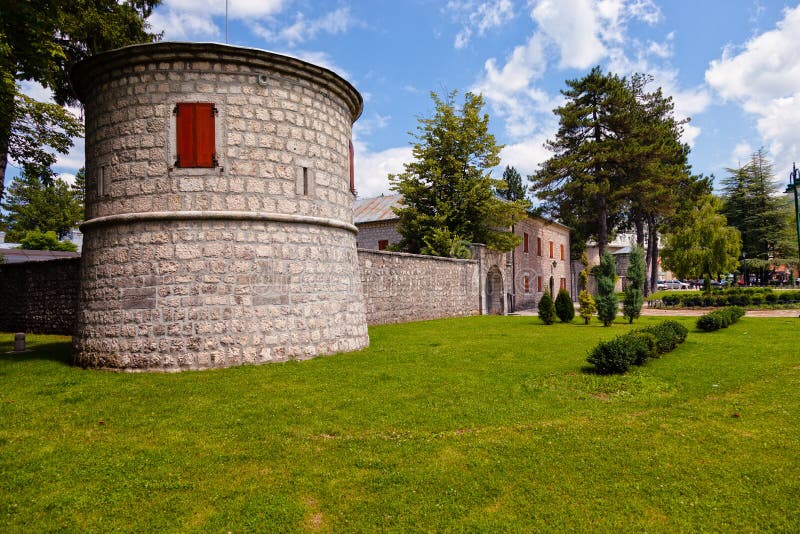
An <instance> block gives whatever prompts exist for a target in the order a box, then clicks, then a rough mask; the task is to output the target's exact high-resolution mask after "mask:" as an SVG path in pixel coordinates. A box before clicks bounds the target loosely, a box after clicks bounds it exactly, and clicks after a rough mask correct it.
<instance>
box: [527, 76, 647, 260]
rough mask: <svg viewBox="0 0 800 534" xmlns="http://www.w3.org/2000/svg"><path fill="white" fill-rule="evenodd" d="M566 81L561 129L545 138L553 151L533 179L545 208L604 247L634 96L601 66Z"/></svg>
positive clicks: (615, 210)
mask: <svg viewBox="0 0 800 534" xmlns="http://www.w3.org/2000/svg"><path fill="white" fill-rule="evenodd" d="M566 84H567V87H568V88H567V89H565V90H562V91H561V94H562V95H564V97H565V101H566V102H565V104H564V105H563V106H561V107H558V108H556V109H555V110H554V113H555V114H556V115H557V116H558V120H559V128H558V132H557V133H556V136H555V139H553V140H549V141H548V142H547V143H546V146H547V148H548V149H549V150H550V151H551V152H553V156H552V157H551V158H550V159H548V160H547V161H545V162H544V163H542V164H541V166H540V168H539V171H538V172H537V173H536V174H534V175H531V176H529V177H528V178H529V179H530V180H531V181H532V182H533V185H532V189H533V190H534V191H535V192H536V196H537V197H538V198H540V199H541V200H542V201H543V206H542V207H543V209H544V210H545V211H547V212H548V213H549V214H550V215H551V216H553V217H554V218H557V219H558V220H560V221H562V222H564V223H565V224H568V225H569V226H571V227H573V228H574V229H575V231H576V233H577V234H578V235H579V236H580V239H586V238H589V237H594V238H595V239H596V241H597V242H598V243H601V247H605V244H606V243H607V242H608V235H609V229H611V228H614V227H615V225H616V223H617V222H618V220H619V214H620V205H621V204H620V200H619V199H617V197H616V196H615V195H614V191H615V190H616V188H617V184H619V183H620V182H621V181H622V180H623V179H624V169H623V168H622V167H621V166H620V165H619V164H618V162H620V161H623V160H624V154H625V152H626V139H627V138H628V134H629V133H630V131H631V123H630V121H629V110H630V109H631V108H632V106H633V105H634V99H633V95H632V94H631V93H630V91H629V90H628V88H627V87H626V82H625V79H624V78H620V77H618V76H617V75H615V74H611V73H608V74H606V73H603V72H602V70H601V69H600V67H595V68H593V69H592V71H591V72H590V73H589V74H587V75H586V76H584V77H583V78H581V79H575V80H567V81H566Z"/></svg>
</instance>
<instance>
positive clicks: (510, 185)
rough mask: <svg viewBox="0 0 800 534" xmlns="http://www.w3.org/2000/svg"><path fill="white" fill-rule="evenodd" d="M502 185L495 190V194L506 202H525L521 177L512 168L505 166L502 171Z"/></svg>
mask: <svg viewBox="0 0 800 534" xmlns="http://www.w3.org/2000/svg"><path fill="white" fill-rule="evenodd" d="M503 182H504V183H503V184H501V185H500V187H499V188H498V189H497V194H498V195H499V196H501V197H502V198H504V199H506V200H525V197H526V194H525V193H526V191H525V186H524V185H522V175H521V174H520V173H519V171H517V169H515V168H514V167H509V166H508V165H506V168H505V170H504V171H503Z"/></svg>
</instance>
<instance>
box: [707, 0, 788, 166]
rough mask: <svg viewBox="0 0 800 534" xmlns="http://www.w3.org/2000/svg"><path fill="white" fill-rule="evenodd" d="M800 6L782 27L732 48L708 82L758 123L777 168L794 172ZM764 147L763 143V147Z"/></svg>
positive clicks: (712, 68) (714, 63)
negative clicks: (797, 33)
mask: <svg viewBox="0 0 800 534" xmlns="http://www.w3.org/2000/svg"><path fill="white" fill-rule="evenodd" d="M798 25H800V7H795V8H792V9H785V10H784V12H783V19H782V20H780V21H779V22H778V23H777V25H776V27H775V28H774V29H772V30H769V31H766V32H764V33H762V34H760V35H756V36H755V37H753V38H751V39H750V40H748V41H747V42H745V43H744V44H743V45H742V46H740V47H735V46H733V45H729V46H728V47H726V48H725V50H724V51H723V53H722V57H721V58H719V59H716V60H714V61H712V62H711V63H710V65H709V68H708V70H706V82H707V83H708V84H709V85H710V86H711V87H712V88H714V89H715V90H716V91H717V93H718V94H719V95H720V96H721V97H723V98H724V99H726V100H729V101H733V102H736V103H737V104H739V105H740V106H741V107H742V109H744V110H745V111H746V112H747V113H749V114H750V115H751V116H753V117H754V118H755V120H756V130H757V131H758V133H759V135H760V136H761V141H762V143H763V144H764V145H765V146H766V147H767V149H768V151H769V153H770V154H772V156H773V157H774V158H775V168H776V169H788V168H789V167H790V166H791V160H792V158H795V157H797V154H799V153H800V132H798V130H797V128H796V125H797V124H798V123H799V122H800V55H798V54H797V46H796V44H795V36H794V29H795V28H797V27H798ZM762 143H759V144H762Z"/></svg>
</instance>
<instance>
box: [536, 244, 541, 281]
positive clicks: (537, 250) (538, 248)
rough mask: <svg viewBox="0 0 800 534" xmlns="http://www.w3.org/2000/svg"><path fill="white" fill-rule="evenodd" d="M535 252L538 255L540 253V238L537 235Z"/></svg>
mask: <svg viewBox="0 0 800 534" xmlns="http://www.w3.org/2000/svg"><path fill="white" fill-rule="evenodd" d="M536 254H538V255H539V256H541V255H542V238H541V237H537V238H536ZM540 291H541V290H540Z"/></svg>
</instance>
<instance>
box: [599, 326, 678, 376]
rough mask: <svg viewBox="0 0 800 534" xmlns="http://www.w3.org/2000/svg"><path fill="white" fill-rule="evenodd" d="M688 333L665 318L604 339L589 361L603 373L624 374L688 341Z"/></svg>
mask: <svg viewBox="0 0 800 534" xmlns="http://www.w3.org/2000/svg"><path fill="white" fill-rule="evenodd" d="M688 332H689V331H688V330H687V329H686V327H685V326H683V325H682V324H680V323H677V322H675V321H663V322H661V323H659V324H657V325H653V326H648V327H647V328H642V329H640V330H633V331H631V332H628V333H627V334H623V335H621V336H618V337H615V338H614V339H612V340H610V341H601V342H600V343H598V344H597V346H596V347H594V348H593V349H592V350H591V351H590V352H589V357H588V358H587V359H586V360H587V361H588V362H589V363H590V364H592V365H594V367H595V370H596V371H597V372H598V373H600V374H612V373H624V372H625V371H627V370H628V369H629V368H630V366H631V365H642V364H644V363H645V362H646V361H647V360H649V359H651V358H658V357H659V356H661V355H662V354H666V353H667V352H670V351H671V350H673V349H674V348H675V347H677V346H678V345H680V344H681V343H683V342H684V341H685V340H686V334H688Z"/></svg>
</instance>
